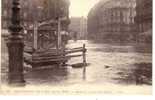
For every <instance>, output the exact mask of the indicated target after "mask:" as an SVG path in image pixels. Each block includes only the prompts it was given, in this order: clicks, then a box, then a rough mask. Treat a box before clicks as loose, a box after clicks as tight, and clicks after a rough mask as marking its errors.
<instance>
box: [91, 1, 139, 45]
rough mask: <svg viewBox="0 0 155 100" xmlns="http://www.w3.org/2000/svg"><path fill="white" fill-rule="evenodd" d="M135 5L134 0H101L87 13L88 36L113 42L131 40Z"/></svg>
mask: <svg viewBox="0 0 155 100" xmlns="http://www.w3.org/2000/svg"><path fill="white" fill-rule="evenodd" d="M135 6H136V2H135V0H109V1H107V2H103V0H101V1H100V2H99V4H97V5H95V7H94V8H92V10H91V11H90V12H89V14H88V37H89V38H90V39H94V40H101V41H115V42H116V41H127V40H131V39H132V38H133V37H132V35H131V34H135V33H134V17H135V14H136V13H135ZM125 37H128V38H125Z"/></svg>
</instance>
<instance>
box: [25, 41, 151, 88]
mask: <svg viewBox="0 0 155 100" xmlns="http://www.w3.org/2000/svg"><path fill="white" fill-rule="evenodd" d="M83 44H86V48H87V56H86V59H87V63H88V66H87V67H86V73H85V74H84V73H83V68H72V67H71V66H67V68H60V69H41V70H32V71H30V72H27V73H26V74H25V79H26V82H27V83H28V84H35V85H49V86H52V85H54V86H55V85H58V86H60V85H64V86H68V85H75V84H83V83H84V84H111V83H112V84H122V85H123V84H128V85H136V84H148V85H149V84H151V78H152V77H151V75H152V74H151V73H152V72H151V70H152V68H151V67H152V65H151V62H152V57H151V55H152V54H151V53H143V54H142V53H138V52H135V48H134V47H133V46H118V45H109V44H100V43H93V42H90V41H76V42H74V41H69V44H68V45H67V48H76V47H81V46H82V45H83ZM76 63H82V57H78V58H72V59H70V60H69V61H68V64H69V65H71V64H76ZM139 64H141V65H140V67H141V68H142V67H148V68H146V69H149V71H150V72H148V73H146V74H147V75H142V73H140V75H139V76H137V75H134V74H135V73H137V72H135V71H136V68H138V65H139ZM49 67H50V66H49ZM144 72H145V71H144ZM83 77H85V79H83ZM141 77H142V78H144V79H143V80H141V81H140V82H139V83H137V82H138V81H139V78H141ZM137 78H138V81H137Z"/></svg>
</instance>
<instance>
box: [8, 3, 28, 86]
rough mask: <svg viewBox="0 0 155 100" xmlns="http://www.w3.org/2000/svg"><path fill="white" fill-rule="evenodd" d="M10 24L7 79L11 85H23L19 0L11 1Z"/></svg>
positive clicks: (22, 44) (22, 43) (22, 47)
mask: <svg viewBox="0 0 155 100" xmlns="http://www.w3.org/2000/svg"><path fill="white" fill-rule="evenodd" d="M12 5H13V6H12V16H11V25H10V27H9V29H10V31H11V35H10V37H9V41H8V42H7V46H8V54H9V73H8V81H9V85H11V86H24V85H25V81H24V76H23V49H24V42H23V37H22V34H21V30H22V29H23V28H22V27H21V25H20V7H19V6H20V3H19V0H13V2H12Z"/></svg>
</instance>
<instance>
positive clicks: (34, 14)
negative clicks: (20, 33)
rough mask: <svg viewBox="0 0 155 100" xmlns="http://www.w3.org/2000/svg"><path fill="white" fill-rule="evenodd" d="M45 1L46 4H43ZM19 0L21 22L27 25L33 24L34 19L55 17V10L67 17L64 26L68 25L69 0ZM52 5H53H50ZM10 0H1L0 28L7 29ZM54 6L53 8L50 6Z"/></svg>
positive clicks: (41, 19) (9, 15) (42, 19)
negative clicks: (0, 26)
mask: <svg viewBox="0 0 155 100" xmlns="http://www.w3.org/2000/svg"><path fill="white" fill-rule="evenodd" d="M45 1H46V2H47V5H46V4H45ZM56 1H58V0H20V5H21V24H22V26H24V27H28V26H30V25H32V24H34V22H35V21H40V22H41V21H44V20H49V19H55V15H56V12H60V11H59V10H58V9H61V10H62V11H61V12H60V13H61V14H62V15H61V17H67V18H66V20H65V21H64V23H62V24H65V25H64V26H67V25H69V5H70V2H69V0H59V2H60V4H59V6H58V5H57V3H56ZM51 5H53V6H51ZM54 5H55V6H54ZM11 7H12V0H2V28H3V29H7V28H8V26H9V24H10V17H11V12H12V11H11ZM52 7H55V8H52ZM56 7H57V8H56Z"/></svg>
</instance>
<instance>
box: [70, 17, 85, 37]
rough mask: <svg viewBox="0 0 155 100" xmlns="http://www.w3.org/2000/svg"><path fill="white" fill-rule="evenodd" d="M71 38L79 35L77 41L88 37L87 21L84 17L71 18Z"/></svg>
mask: <svg viewBox="0 0 155 100" xmlns="http://www.w3.org/2000/svg"><path fill="white" fill-rule="evenodd" d="M69 30H70V36H71V37H74V36H75V34H76V35H77V39H86V37H87V19H86V18H84V17H72V18H70V25H69Z"/></svg>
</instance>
